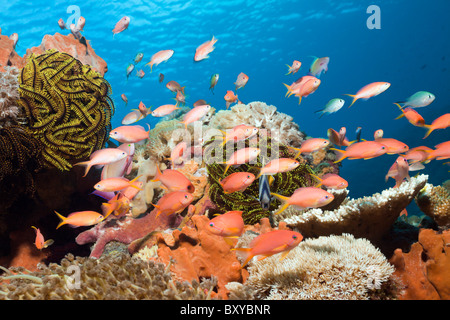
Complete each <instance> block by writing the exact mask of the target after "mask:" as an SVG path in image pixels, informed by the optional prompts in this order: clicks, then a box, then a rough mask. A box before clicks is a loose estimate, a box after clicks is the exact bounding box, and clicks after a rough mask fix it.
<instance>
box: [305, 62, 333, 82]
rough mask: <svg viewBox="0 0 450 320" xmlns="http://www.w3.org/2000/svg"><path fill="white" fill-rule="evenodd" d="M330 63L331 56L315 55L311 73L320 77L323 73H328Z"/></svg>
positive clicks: (310, 68) (310, 69)
mask: <svg viewBox="0 0 450 320" xmlns="http://www.w3.org/2000/svg"><path fill="white" fill-rule="evenodd" d="M328 63H330V58H329V57H322V58H318V57H314V61H313V62H312V63H311V66H310V67H309V74H310V75H312V76H314V77H318V78H320V76H321V75H322V72H323V73H326V72H327V71H328Z"/></svg>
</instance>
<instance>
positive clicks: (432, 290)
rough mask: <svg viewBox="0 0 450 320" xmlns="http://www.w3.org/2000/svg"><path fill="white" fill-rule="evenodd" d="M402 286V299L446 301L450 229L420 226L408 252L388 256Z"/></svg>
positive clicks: (449, 286)
mask: <svg viewBox="0 0 450 320" xmlns="http://www.w3.org/2000/svg"><path fill="white" fill-rule="evenodd" d="M390 262H391V263H392V264H393V265H394V266H395V269H396V270H395V273H394V274H395V276H396V277H397V278H398V279H399V280H400V282H401V283H402V285H403V289H402V290H401V294H400V296H399V299H402V300H440V299H442V300H450V231H449V230H446V231H444V232H442V233H439V232H436V231H434V230H431V229H421V230H420V232H419V238H418V242H416V243H414V244H413V245H412V246H411V249H410V250H409V252H403V251H402V250H401V249H397V250H396V251H395V252H394V255H393V256H392V258H391V259H390Z"/></svg>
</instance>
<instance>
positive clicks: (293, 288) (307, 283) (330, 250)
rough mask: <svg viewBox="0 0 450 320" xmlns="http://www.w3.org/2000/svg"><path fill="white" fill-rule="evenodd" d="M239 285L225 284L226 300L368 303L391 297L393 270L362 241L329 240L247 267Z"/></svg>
mask: <svg viewBox="0 0 450 320" xmlns="http://www.w3.org/2000/svg"><path fill="white" fill-rule="evenodd" d="M248 271H249V273H250V275H249V277H248V279H247V281H246V283H245V284H243V285H242V284H237V283H230V284H228V285H227V287H228V288H229V289H230V291H231V294H230V298H234V299H248V298H250V297H251V298H252V299H261V300H262V299H267V300H306V299H308V300H325V299H327V300H344V299H345V300H368V299H393V298H395V291H394V287H395V283H394V282H393V281H392V280H391V275H392V273H393V272H394V268H393V267H392V266H391V265H390V264H389V262H388V261H387V260H386V257H385V256H384V255H383V254H381V253H380V251H379V250H378V249H377V248H376V247H374V246H373V245H372V244H371V243H370V242H369V241H368V240H366V239H355V238H354V237H353V236H352V235H349V234H343V235H340V236H337V235H331V236H328V237H319V238H316V239H306V240H304V241H302V242H301V243H300V244H299V245H298V246H297V247H295V248H294V249H292V250H291V252H289V254H288V255H287V256H286V258H285V259H284V260H282V261H279V255H274V256H272V257H268V258H265V259H264V260H260V261H256V262H253V263H251V265H250V266H249V268H248Z"/></svg>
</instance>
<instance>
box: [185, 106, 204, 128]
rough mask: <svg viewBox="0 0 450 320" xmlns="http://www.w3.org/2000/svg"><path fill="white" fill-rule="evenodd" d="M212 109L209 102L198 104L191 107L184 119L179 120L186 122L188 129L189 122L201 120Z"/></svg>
mask: <svg viewBox="0 0 450 320" xmlns="http://www.w3.org/2000/svg"><path fill="white" fill-rule="evenodd" d="M210 110H211V106H210V105H209V104H205V105H203V106H198V107H195V108H193V109H191V110H190V111H189V112H188V113H186V114H185V115H184V117H183V121H179V122H180V123H182V124H184V127H185V128H186V129H187V126H188V124H191V123H193V122H195V121H198V120H200V119H201V118H203V117H204V116H206V114H207V113H208V112H209V111H210Z"/></svg>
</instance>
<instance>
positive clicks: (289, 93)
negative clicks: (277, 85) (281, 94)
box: [283, 83, 292, 98]
mask: <svg viewBox="0 0 450 320" xmlns="http://www.w3.org/2000/svg"><path fill="white" fill-rule="evenodd" d="M283 84H284V86H285V87H286V88H287V90H288V91H287V92H286V95H285V97H288V98H289V97H290V96H291V95H292V90H291V86H290V85H287V84H286V83H283Z"/></svg>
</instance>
